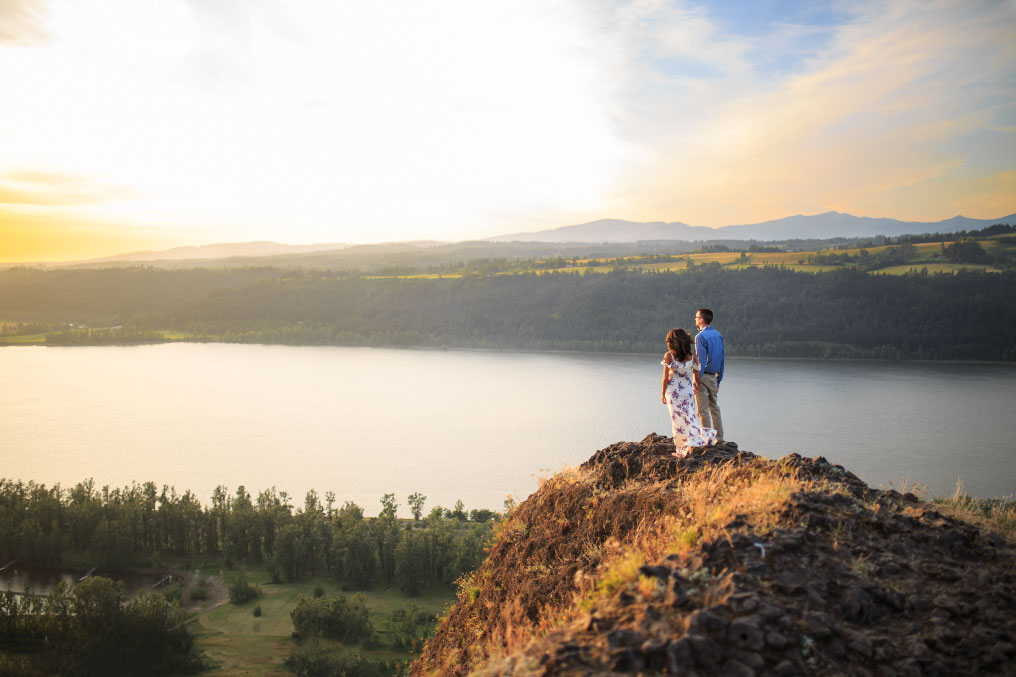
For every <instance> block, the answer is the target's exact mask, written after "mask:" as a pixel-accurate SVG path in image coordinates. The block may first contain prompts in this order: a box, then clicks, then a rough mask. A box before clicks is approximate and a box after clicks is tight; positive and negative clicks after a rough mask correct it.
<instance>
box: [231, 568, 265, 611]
mask: <svg viewBox="0 0 1016 677" xmlns="http://www.w3.org/2000/svg"><path fill="white" fill-rule="evenodd" d="M257 596H258V589H257V588H255V587H254V586H253V585H250V584H248V583H247V577H246V576H245V575H244V574H242V573H240V574H237V576H236V578H235V579H233V584H232V585H230V586H229V601H230V603H232V604H243V603H244V602H249V601H250V600H252V599H254V598H255V597H257Z"/></svg>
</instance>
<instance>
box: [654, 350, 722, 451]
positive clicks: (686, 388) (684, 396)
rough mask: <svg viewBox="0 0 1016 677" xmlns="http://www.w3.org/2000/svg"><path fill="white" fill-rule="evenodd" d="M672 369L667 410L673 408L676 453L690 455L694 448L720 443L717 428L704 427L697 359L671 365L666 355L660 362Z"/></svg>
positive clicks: (671, 412) (667, 393)
mask: <svg viewBox="0 0 1016 677" xmlns="http://www.w3.org/2000/svg"><path fill="white" fill-rule="evenodd" d="M660 364H662V365H663V366H665V367H669V369H670V379H669V380H668V381H667V388H666V399H667V409H668V410H669V411H670V423H671V426H672V427H673V430H674V446H675V447H676V448H677V452H676V454H675V455H676V456H687V455H688V452H689V451H690V450H691V449H692V447H704V446H706V445H708V444H715V443H716V431H715V430H714V429H712V428H703V427H702V424H701V422H700V421H699V417H698V408H697V407H696V406H695V384H694V382H693V381H692V373H693V372H694V371H695V359H694V358H692V359H689V360H688V361H686V362H678V361H677V360H673V361H672V362H671V363H670V364H667V356H666V355H665V356H664V358H663V360H662V361H661V362H660Z"/></svg>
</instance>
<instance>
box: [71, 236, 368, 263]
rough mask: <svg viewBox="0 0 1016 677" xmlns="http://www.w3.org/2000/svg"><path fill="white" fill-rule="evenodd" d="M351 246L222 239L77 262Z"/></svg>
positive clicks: (269, 253) (215, 256)
mask: <svg viewBox="0 0 1016 677" xmlns="http://www.w3.org/2000/svg"><path fill="white" fill-rule="evenodd" d="M351 246H352V245H349V244H345V243H342V242H335V243H328V244H281V243H279V242H269V241H266V240H260V241H256V242H221V243H217V244H204V245H195V246H190V247H173V248H172V249H162V250H158V251H153V250H148V251H137V252H127V253H125V254H117V255H115V256H104V257H102V258H97V259H87V260H85V261H75V262H74V263H106V262H111V261H178V260H183V259H224V258H230V257H233V256H277V255H279V254H305V253H307V252H319V251H329V250H334V249H347V248H349V247H351Z"/></svg>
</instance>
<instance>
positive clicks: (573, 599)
mask: <svg viewBox="0 0 1016 677" xmlns="http://www.w3.org/2000/svg"><path fill="white" fill-rule="evenodd" d="M600 479H601V478H600V477H599V475H598V474H597V473H596V472H592V471H590V470H588V469H585V468H574V467H573V468H565V469H564V470H562V471H561V472H559V473H557V474H556V475H554V476H552V477H549V478H546V479H542V480H541V481H540V485H541V486H540V490H539V491H538V492H537V493H536V494H534V495H533V496H532V497H530V499H529V500H527V501H526V503H525V504H522V505H520V506H518V508H517V509H516V510H514V511H513V512H512V514H511V515H510V516H509V517H508V519H506V520H505V522H504V523H503V524H502V525H501V527H500V530H499V534H498V535H497V538H496V540H495V543H494V544H493V545H492V547H491V551H490V556H489V557H488V561H487V562H486V563H485V564H484V565H483V566H482V567H481V568H480V569H479V570H478V571H477V572H476V573H475V575H472V576H469V577H467V578H465V579H463V581H462V582H461V586H460V592H459V604H458V606H457V607H456V608H454V609H452V610H451V611H450V612H449V617H448V618H447V619H446V621H447V622H449V623H451V624H452V626H454V627H457V628H458V631H456V632H454V633H453V634H452V635H450V636H448V637H442V633H441V632H440V631H439V633H438V636H436V637H435V641H436V645H435V646H434V647H432V649H433V653H430V654H429V655H430V656H431V658H423V660H422V661H420V663H419V664H418V665H416V666H415V667H414V674H426V673H427V672H428V671H431V670H435V669H436V670H438V671H439V672H447V671H449V666H448V665H440V666H439V665H435V663H434V662H431V661H432V660H433V659H437V660H438V661H441V662H446V661H453V662H454V661H460V664H462V665H468V666H470V669H476V668H478V667H479V666H482V665H485V664H487V665H489V664H491V663H490V662H491V661H497V660H500V659H501V658H504V657H506V656H510V655H513V654H516V653H518V652H520V651H521V650H522V649H524V648H525V647H526V646H527V645H529V644H530V643H531V642H533V641H534V640H536V639H537V638H540V637H545V636H546V635H547V634H548V633H551V632H555V631H557V630H562V629H564V628H566V627H568V626H569V625H570V624H571V623H573V622H575V621H576V620H579V619H581V617H583V616H584V615H585V614H587V613H589V612H590V611H591V610H593V609H594V608H595V607H597V606H598V605H603V604H611V603H612V601H611V600H612V599H613V598H614V597H615V595H616V594H617V593H619V592H621V591H627V592H628V593H629V594H632V595H635V596H637V597H638V598H639V599H641V600H644V601H648V600H651V599H657V598H659V597H660V596H661V595H663V594H664V592H665V591H664V590H663V588H662V586H661V585H660V583H659V581H658V580H657V579H655V578H653V577H646V576H642V575H640V572H639V568H640V567H641V566H642V565H643V564H646V563H650V564H655V563H660V562H662V561H663V560H664V558H666V557H667V556H668V555H672V554H678V555H679V556H680V555H682V554H685V555H687V554H688V553H690V552H691V551H692V550H694V549H695V548H696V547H697V546H699V545H700V544H701V543H703V542H706V541H712V540H716V539H722V538H729V537H730V534H729V533H728V529H727V525H728V524H730V523H731V522H732V521H733V520H734V519H735V518H738V519H741V520H743V521H745V522H746V523H748V524H750V525H751V526H752V528H753V529H754V530H755V531H756V532H757V533H766V532H768V531H769V530H771V529H772V528H774V527H775V526H777V525H778V522H779V518H780V515H781V514H782V513H783V512H784V509H785V508H786V506H787V505H788V504H789V503H790V501H791V499H792V497H793V496H794V494H795V493H797V492H801V491H809V490H812V489H814V488H815V485H814V483H813V482H810V481H806V480H803V479H801V478H799V477H798V476H797V474H796V473H795V472H793V471H792V470H791V469H790V468H789V467H788V466H784V465H781V464H780V463H778V462H773V461H769V460H766V459H762V458H757V459H753V460H751V461H748V462H745V463H741V464H736V463H729V464H724V465H711V466H708V467H706V468H704V469H702V470H700V471H698V472H694V473H692V474H689V475H685V476H681V477H680V478H679V479H677V480H676V481H675V480H665V481H660V482H646V481H630V482H628V483H626V484H623V485H622V486H619V487H612V488H609V489H607V488H603V486H602V485H601V484H600ZM495 571H496V572H497V573H496V574H495V573H494V572H495ZM506 574H507V575H506ZM427 653H428V652H426V651H425V654H427ZM438 657H440V658H438ZM451 672H454V670H452V671H451Z"/></svg>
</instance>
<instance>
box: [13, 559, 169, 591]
mask: <svg viewBox="0 0 1016 677" xmlns="http://www.w3.org/2000/svg"><path fill="white" fill-rule="evenodd" d="M88 575H91V576H105V577H107V578H112V579H113V580H116V581H120V582H121V583H122V584H123V588H124V595H125V596H126V597H127V598H128V599H131V598H133V597H136V596H137V595H138V594H140V593H141V592H142V591H144V590H151V589H152V587H153V586H155V585H157V584H158V583H159V582H160V581H161V580H163V579H164V578H165V576H166V574H165V573H157V572H137V571H111V570H106V569H100V568H96V569H93V570H67V569H48V568H45V567H38V566H28V565H24V564H18V563H17V562H14V563H8V564H7V566H5V567H3V569H2V570H0V591H5V590H11V591H12V592H17V593H23V592H29V593H32V594H35V595H48V594H49V591H50V590H52V589H53V587H54V586H55V585H56V584H57V583H59V582H60V581H63V582H64V585H66V586H67V589H68V590H70V589H71V588H73V587H74V585H75V584H77V583H78V582H79V581H81V580H82V579H83V578H84V577H85V576H88Z"/></svg>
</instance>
